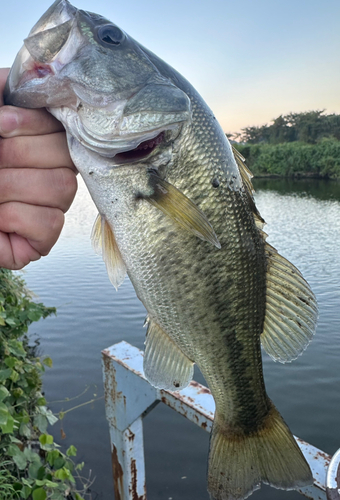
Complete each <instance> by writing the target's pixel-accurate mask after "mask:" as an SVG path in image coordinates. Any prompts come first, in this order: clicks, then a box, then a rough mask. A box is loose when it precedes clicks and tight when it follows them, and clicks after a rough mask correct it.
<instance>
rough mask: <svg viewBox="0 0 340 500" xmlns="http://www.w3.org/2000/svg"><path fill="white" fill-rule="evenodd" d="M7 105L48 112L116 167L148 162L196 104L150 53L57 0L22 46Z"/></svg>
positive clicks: (88, 14)
mask: <svg viewBox="0 0 340 500" xmlns="http://www.w3.org/2000/svg"><path fill="white" fill-rule="evenodd" d="M4 98H5V103H6V104H11V105H16V106H20V107H28V108H39V107H47V109H48V110H49V111H50V112H51V113H52V114H53V115H54V116H56V118H58V119H59V120H61V122H62V123H63V124H64V126H65V128H66V130H67V131H68V132H69V134H70V135H71V136H72V137H73V138H75V139H77V140H78V141H79V142H80V143H81V144H82V145H83V146H85V147H87V148H88V149H90V150H92V151H94V152H96V153H99V154H100V155H101V156H104V157H109V158H116V159H117V163H121V162H124V161H131V160H133V159H134V157H135V158H137V159H140V157H143V155H144V156H145V155H148V154H149V153H150V152H151V151H152V150H153V149H154V148H155V147H156V146H157V145H159V144H160V143H162V142H164V141H169V140H170V139H172V138H173V137H175V136H176V134H177V135H178V133H179V130H180V128H181V126H182V125H183V123H187V122H189V121H190V120H191V109H190V99H189V98H188V96H187V95H186V94H185V93H184V92H183V91H182V90H181V89H179V88H178V87H177V86H176V85H175V84H174V83H173V82H172V81H171V80H170V79H169V78H167V77H166V76H164V75H162V74H161V72H160V71H159V69H158V68H157V67H156V66H155V64H154V63H153V62H152V60H151V58H150V56H149V53H148V51H147V50H146V49H144V48H143V47H142V46H141V45H140V44H139V43H138V42H136V41H135V40H134V39H132V38H131V37H130V36H129V35H127V34H126V33H125V32H124V31H123V30H121V29H120V28H119V27H118V26H117V25H115V24H114V23H112V22H110V21H108V20H107V19H105V18H104V17H102V16H100V15H98V14H94V13H91V12H86V11H83V10H79V9H76V8H75V7H74V6H72V5H71V4H70V3H69V2H68V1H67V0H56V1H55V2H54V3H53V5H52V6H51V7H50V8H49V9H48V10H47V12H46V13H45V14H44V15H43V16H42V17H41V18H40V20H39V21H38V22H37V23H36V24H35V26H34V27H33V28H32V30H31V31H30V33H29V35H28V37H27V38H26V39H25V40H24V46H23V47H22V49H21V50H20V52H19V53H18V55H17V57H16V59H15V62H14V64H13V66H12V69H11V71H10V74H9V77H8V80H7V84H6V88H5V95H4ZM130 151H132V153H131V154H130V155H129V154H127V155H125V156H124V155H122V154H123V153H128V152H130Z"/></svg>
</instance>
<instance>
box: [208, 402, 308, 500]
mask: <svg viewBox="0 0 340 500" xmlns="http://www.w3.org/2000/svg"><path fill="white" fill-rule="evenodd" d="M216 417H217V418H216ZM218 420H219V419H218V415H216V416H215V423H214V426H213V430H212V434H211V442H210V454H209V465H208V490H209V493H210V495H211V498H212V499H214V500H241V499H244V498H247V497H248V496H249V495H251V494H252V493H253V491H255V490H257V489H259V488H260V487H261V482H263V483H266V484H269V485H271V486H274V487H275V488H280V489H284V490H292V489H295V488H297V487H303V486H307V485H310V484H312V482H313V476H312V473H311V470H310V468H309V465H308V464H307V462H306V460H305V458H304V456H303V454H302V453H301V451H300V448H299V447H298V445H297V443H296V441H295V439H294V437H293V435H292V433H291V432H290V430H289V428H288V427H287V425H286V424H285V422H284V420H283V419H282V417H281V415H280V414H279V412H278V411H277V409H276V408H275V407H274V405H272V408H271V410H270V412H269V414H268V416H267V417H266V421H265V424H264V426H262V427H261V429H260V430H258V431H256V432H255V433H253V434H245V433H242V434H232V433H228V432H227V433H226V432H225V431H222V427H221V426H220V425H219V423H218Z"/></svg>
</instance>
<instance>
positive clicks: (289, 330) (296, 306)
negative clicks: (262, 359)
mask: <svg viewBox="0 0 340 500" xmlns="http://www.w3.org/2000/svg"><path fill="white" fill-rule="evenodd" d="M266 254H267V298H266V315H265V320H264V328H263V333H262V334H261V342H262V346H263V347H264V349H265V351H266V352H267V353H268V354H269V355H270V356H271V357H272V358H273V359H274V360H275V361H280V362H281V363H285V362H287V361H292V360H293V359H295V358H297V357H298V356H299V355H300V354H301V353H302V352H303V351H304V350H305V349H306V347H307V346H308V344H309V342H310V341H311V339H312V337H313V334H314V332H315V328H316V320H317V315H318V308H317V303H316V298H315V296H314V294H313V292H312V290H311V289H310V287H309V285H308V283H307V282H306V281H305V280H304V278H303V277H302V275H301V273H300V271H299V270H298V269H297V268H296V267H295V266H293V264H291V263H290V262H289V261H288V260H287V259H285V258H284V257H282V256H281V255H280V254H278V253H277V251H276V250H275V248H273V247H272V246H271V245H269V244H268V243H266Z"/></svg>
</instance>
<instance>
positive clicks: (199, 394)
mask: <svg viewBox="0 0 340 500" xmlns="http://www.w3.org/2000/svg"><path fill="white" fill-rule="evenodd" d="M102 354H103V374H104V388H105V406H106V417H107V420H108V422H109V426H110V438H111V450H112V465H113V475H114V491H115V499H116V500H134V499H138V500H146V487H145V464H144V447H143V417H144V416H145V415H146V414H147V413H148V412H149V411H150V410H152V409H153V408H154V407H155V406H156V404H157V403H159V402H162V403H164V404H166V405H167V406H170V407H171V408H173V409H174V410H175V411H177V412H178V413H180V414H181V415H183V416H185V417H186V418H188V419H189V420H191V421H192V422H194V423H195V424H196V425H199V426H200V427H201V428H202V429H204V430H205V431H207V432H210V431H211V427H212V422H213V419H214V411H215V403H214V400H213V397H212V395H211V394H210V391H209V389H207V387H204V386H203V385H201V384H198V383H197V382H194V381H192V382H191V383H190V384H189V386H188V387H186V388H185V389H183V390H181V391H176V392H171V391H165V390H160V389H156V388H155V387H153V386H152V385H151V384H149V382H148V381H147V380H146V378H145V377H144V372H143V354H144V353H143V351H140V350H139V349H137V348H136V347H134V346H132V345H130V344H128V343H127V342H120V343H119V344H115V345H113V346H111V347H109V348H108V349H105V350H104V351H103V353H102ZM295 439H296V441H297V443H298V445H299V446H300V448H301V450H302V452H303V454H304V456H305V458H306V460H307V461H308V463H309V465H310V468H311V470H312V473H313V478H314V483H313V485H312V486H308V487H306V488H301V489H300V490H299V492H300V493H301V494H302V495H304V496H306V497H307V498H311V499H314V500H326V498H328V499H329V500H340V494H339V493H340V465H339V463H340V450H339V452H338V453H337V454H336V455H334V457H333V459H332V463H331V465H330V461H331V457H330V456H329V455H327V454H326V453H323V452H322V451H321V450H319V449H317V448H315V447H314V446H312V445H310V444H309V443H306V442H304V441H302V440H301V439H299V438H295ZM337 455H338V458H337ZM327 470H328V476H327V486H328V488H326V475H327ZM326 490H327V492H326ZM326 493H327V496H326Z"/></svg>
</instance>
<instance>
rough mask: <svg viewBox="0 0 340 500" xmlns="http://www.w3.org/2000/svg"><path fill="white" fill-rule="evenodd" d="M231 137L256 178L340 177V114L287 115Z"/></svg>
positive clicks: (309, 113) (320, 112)
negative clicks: (273, 176) (235, 140)
mask: <svg viewBox="0 0 340 500" xmlns="http://www.w3.org/2000/svg"><path fill="white" fill-rule="evenodd" d="M233 137H234V138H236V139H237V140H238V141H240V142H238V143H235V144H234V146H235V147H236V149H237V150H238V151H239V152H240V153H241V154H242V155H243V156H244V157H245V159H246V161H247V164H248V166H249V168H250V170H251V171H252V172H253V174H254V175H255V176H263V175H275V176H307V177H309V176H313V177H325V178H333V179H338V178H340V115H336V114H329V115H326V114H325V113H324V111H310V112H307V113H290V114H288V115H281V116H279V117H278V118H275V119H274V120H273V122H272V123H271V124H270V125H263V126H260V127H246V128H244V129H242V133H241V134H238V135H236V136H231V138H233Z"/></svg>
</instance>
